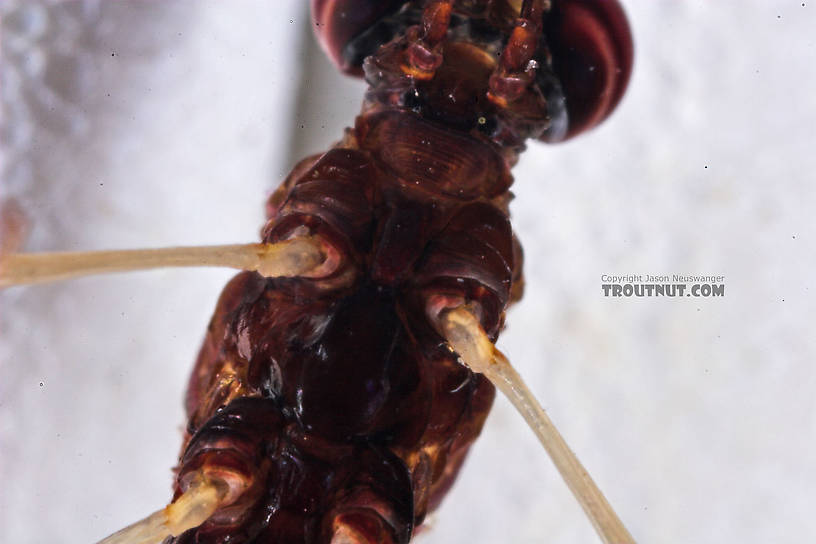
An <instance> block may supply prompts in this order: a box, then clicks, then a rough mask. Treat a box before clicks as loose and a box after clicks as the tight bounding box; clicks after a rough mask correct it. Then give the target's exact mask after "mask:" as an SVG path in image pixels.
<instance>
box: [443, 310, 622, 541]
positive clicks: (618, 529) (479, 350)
mask: <svg viewBox="0 0 816 544" xmlns="http://www.w3.org/2000/svg"><path fill="white" fill-rule="evenodd" d="M435 325H436V327H437V329H438V331H439V333H440V334H441V335H442V336H443V337H444V338H445V339H446V340H447V341H448V345H449V346H450V347H451V349H452V350H453V351H455V352H456V353H458V354H459V356H460V357H461V359H462V361H463V362H464V363H465V364H466V365H467V366H468V367H469V368H470V369H471V370H473V371H474V372H478V373H481V374H484V375H485V377H487V378H488V379H489V380H490V381H491V382H492V383H493V385H495V386H496V387H497V388H498V389H499V390H501V392H502V393H504V395H505V396H506V397H507V398H508V399H509V400H510V402H511V403H512V404H513V406H514V407H515V408H516V410H518V412H519V413H520V414H521V415H522V416H523V417H524V419H525V421H527V424H528V425H529V426H530V428H531V429H532V430H533V432H534V433H535V434H536V437H538V439H539V441H540V442H541V444H542V445H543V446H544V449H546V450H547V453H548V454H549V456H550V458H551V459H552V460H553V463H555V466H556V468H557V469H558V471H559V473H560V474H561V476H562V477H563V478H564V481H566V483H567V486H569V488H570V490H571V491H572V493H573V494H574V495H575V497H576V498H577V499H578V502H579V503H580V504H581V507H582V508H583V509H584V512H586V514H587V516H588V517H589V519H590V521H591V522H592V524H593V526H594V527H595V530H596V531H597V532H598V535H599V536H600V537H601V539H602V540H603V541H604V542H605V543H607V544H613V543H614V544H629V543H632V544H633V543H634V539H633V538H632V536H631V535H630V534H629V531H627V529H626V527H624V525H623V523H622V522H621V521H620V519H619V518H618V516H617V514H616V513H615V511H614V510H613V509H612V507H611V506H610V504H609V502H608V501H607V500H606V497H604V495H603V493H602V492H601V490H600V489H598V487H597V485H596V484H595V482H594V481H593V480H592V478H591V477H590V475H589V473H587V471H586V469H585V468H584V467H583V465H581V462H580V461H579V460H578V458H577V457H575V454H574V453H573V452H572V450H570V448H569V446H568V445H567V443H566V442H565V441H564V439H563V437H562V436H561V434H560V433H559V432H558V429H556V428H555V426H554V425H553V423H552V421H550V418H549V417H548V416H547V413H546V412H545V411H544V409H543V408H542V407H541V405H540V404H539V403H538V401H537V400H536V398H535V396H534V395H533V393H532V392H531V391H530V390H529V388H528V387H527V385H526V384H525V383H524V380H522V378H521V376H519V374H518V373H517V372H516V370H515V369H514V368H513V367H512V365H511V364H510V362H509V361H508V360H507V358H506V357H505V356H504V354H503V353H501V352H500V351H499V350H498V349H496V347H495V346H494V345H493V343H492V342H491V341H490V338H488V336H487V334H486V333H485V332H484V330H483V329H482V326H481V324H480V323H479V319H478V318H477V317H476V315H474V314H473V313H472V312H471V311H470V310H469V309H468V308H467V307H466V306H459V307H455V308H452V309H447V310H442V311H441V312H440V313H439V314H438V315H437V319H436V323H435Z"/></svg>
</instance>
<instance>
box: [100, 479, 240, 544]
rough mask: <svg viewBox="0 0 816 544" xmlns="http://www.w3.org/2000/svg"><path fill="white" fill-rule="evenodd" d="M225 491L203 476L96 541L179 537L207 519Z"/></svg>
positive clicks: (148, 543) (141, 543)
mask: <svg viewBox="0 0 816 544" xmlns="http://www.w3.org/2000/svg"><path fill="white" fill-rule="evenodd" d="M227 491H228V486H227V484H226V483H224V482H220V481H215V480H212V479H208V478H206V477H204V476H203V475H202V476H201V477H200V478H199V479H197V480H195V481H194V482H193V484H192V485H191V486H190V488H189V489H188V490H187V491H185V492H184V493H183V494H182V495H181V496H180V497H179V498H178V499H176V501H175V502H173V503H171V504H169V505H168V506H166V507H165V508H163V509H161V510H159V511H158V512H154V513H152V514H151V515H149V516H147V517H146V518H144V519H143V520H141V521H137V522H136V523H134V524H133V525H129V526H127V527H125V528H124V529H122V530H121V531H117V532H115V533H114V534H112V535H111V536H109V537H108V538H105V539H104V540H100V541H99V542H98V544H158V543H160V542H162V541H163V540H164V539H165V538H167V537H168V536H178V535H180V534H181V533H183V532H184V531H187V530H189V529H192V528H194V527H198V526H199V525H201V524H202V523H204V522H205V521H207V518H209V517H210V516H211V515H213V513H214V512H215V511H216V510H217V509H218V507H219V506H220V504H221V501H222V500H223V499H224V497H225V496H226V495H227Z"/></svg>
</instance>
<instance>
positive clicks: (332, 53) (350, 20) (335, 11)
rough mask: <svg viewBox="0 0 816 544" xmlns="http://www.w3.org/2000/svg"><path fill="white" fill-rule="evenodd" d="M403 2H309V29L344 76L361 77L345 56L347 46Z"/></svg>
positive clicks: (314, 0)
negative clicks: (311, 27)
mask: <svg viewBox="0 0 816 544" xmlns="http://www.w3.org/2000/svg"><path fill="white" fill-rule="evenodd" d="M405 1H406V0H312V25H313V27H314V31H315V34H317V37H318V39H319V40H320V45H322V46H323V50H324V51H325V52H326V54H327V55H328V56H329V58H330V59H331V60H332V62H333V63H334V64H335V65H336V66H337V67H338V68H340V69H341V70H342V71H343V72H344V73H346V74H351V75H355V76H361V75H363V72H362V68H361V67H360V65H359V64H357V63H356V62H351V61H350V60H349V59H347V58H346V57H345V56H344V49H345V47H346V45H347V44H348V43H349V42H351V41H352V39H354V38H355V37H357V36H358V35H359V34H360V33H361V32H364V31H366V30H368V29H369V28H370V27H371V26H372V25H373V24H374V23H375V22H377V21H378V20H379V19H380V18H382V17H383V16H384V15H386V14H388V13H392V12H394V11H396V10H397V9H398V8H399V7H400V6H401V5H403V4H405Z"/></svg>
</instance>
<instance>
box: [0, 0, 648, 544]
mask: <svg viewBox="0 0 816 544" xmlns="http://www.w3.org/2000/svg"><path fill="white" fill-rule="evenodd" d="M312 10H313V11H312V16H313V22H314V27H315V30H316V33H317V35H318V37H319V39H320V41H321V43H322V44H323V46H324V48H325V50H326V52H327V53H328V54H329V56H330V57H331V59H332V60H333V61H334V63H335V64H336V65H337V66H338V67H340V69H342V70H343V71H344V72H346V73H348V74H352V75H361V76H364V77H365V80H366V82H367V83H368V91H367V93H366V95H365V99H364V102H363V107H362V112H361V113H360V115H359V116H358V117H357V119H356V121H355V124H354V126H353V128H350V129H348V130H347V131H346V133H345V135H344V136H343V138H342V140H341V141H340V142H339V143H337V144H336V145H335V146H334V147H333V148H332V149H330V150H329V151H327V152H326V153H324V154H321V155H317V156H312V157H309V158H306V159H304V160H303V161H301V162H300V163H298V165H297V166H296V167H295V168H294V170H293V171H292V173H291V174H290V175H289V176H288V177H287V179H286V180H285V181H284V182H283V183H282V184H281V186H280V187H279V188H278V189H277V190H276V191H275V192H274V194H273V195H272V196H271V197H270V199H269V201H268V205H267V216H268V221H267V223H266V225H265V227H264V229H263V234H262V237H263V240H262V243H260V244H252V245H244V246H219V247H209V248H171V249H162V250H145V251H111V252H97V253H69V254H31V255H28V254H13V253H9V254H5V255H4V256H3V257H2V261H0V285H4V286H5V285H14V284H20V283H33V282H38V281H47V280H54V279H62V278H68V277H73V276H77V275H82V274H88V273H101V272H110V271H121V270H130V269H135V268H149V267H158V266H199V265H210V266H232V267H235V268H240V269H242V270H244V271H243V272H241V273H240V274H238V275H237V276H236V277H235V278H234V279H233V280H232V281H231V282H230V283H229V284H228V285H227V287H226V288H225V289H224V292H223V293H222V295H221V298H220V300H219V302H218V305H217V307H216V310H215V315H214V317H213V318H212V321H211V323H210V326H209V329H208V331H207V335H206V339H205V341H204V345H203V347H202V348H201V351H200V354H199V357H198V360H197V361H196V364H195V367H194V369H193V373H192V375H191V377H190V382H189V387H188V391H187V397H186V409H187V414H188V423H187V430H186V434H185V438H184V444H183V446H182V449H181V455H180V459H179V463H178V467H177V470H176V480H175V494H174V496H173V499H172V501H171V503H170V505H169V506H168V507H166V508H165V509H163V510H160V511H158V512H156V513H155V514H153V515H151V516H149V517H148V518H146V519H144V520H143V521H141V522H138V523H136V524H134V525H132V526H130V527H128V528H126V529H123V530H122V531H120V532H118V533H116V534H114V535H112V536H111V537H109V538H107V539H105V540H104V541H103V542H105V543H109V544H112V543H137V542H138V543H142V542H162V541H164V542H167V543H174V544H188V543H189V544H192V543H202V544H204V543H227V542H230V543H238V542H247V543H253V542H254V543H267V542H268V543H272V542H275V543H282V542H287V543H288V542H299V543H300V542H307V543H313V542H314V543H323V542H326V543H328V542H332V543H356V544H363V543H372V544H373V543H398V542H399V543H404V542H408V541H409V540H410V539H411V538H412V536H413V535H415V534H416V533H417V531H418V530H419V529H420V527H421V525H422V522H423V520H424V519H425V516H426V515H427V514H428V513H429V512H431V511H433V510H434V509H435V508H436V507H437V505H438V504H439V503H440V501H441V500H442V498H443V497H444V495H445V493H446V492H447V491H448V489H449V488H450V486H451V485H452V484H453V481H454V479H455V478H456V475H457V473H458V471H459V469H460V467H461V466H462V463H463V461H464V459H465V456H466V454H467V452H468V449H469V448H470V445H471V444H472V443H473V441H474V440H475V439H476V438H477V436H478V435H479V432H480V431H481V428H482V425H483V423H484V421H485V418H486V417H487V414H488V411H489V410H490V407H491V404H492V402H493V398H494V395H495V388H496V387H497V388H499V389H500V390H501V391H502V392H503V393H504V394H505V395H507V396H508V398H509V399H510V400H511V402H512V403H513V404H514V405H515V407H516V408H517V409H518V411H519V412H520V413H521V415H522V416H523V417H524V418H525V419H526V420H527V422H528V423H529V424H530V426H531V428H532V429H533V430H534V431H535V433H536V434H537V436H538V437H539V439H540V440H541V442H542V444H543V445H544V447H545V448H546V450H547V451H548V453H549V454H550V456H551V457H552V459H553V461H554V462H555V464H556V466H557V468H558V470H559V471H560V472H561V474H562V475H563V477H564V479H565V481H566V482H567V484H568V485H569V487H570V488H571V489H572V491H573V493H574V494H575V496H576V497H577V499H578V500H579V502H580V504H581V506H582V507H583V508H584V510H585V511H586V513H587V515H588V516H589V518H590V520H591V521H592V523H593V525H594V526H595V528H596V530H597V532H598V534H599V535H600V536H601V538H602V539H603V540H604V541H605V542H609V543H615V544H623V543H627V542H633V540H632V537H631V536H630V535H629V533H628V532H627V530H626V529H625V528H624V526H623V524H622V523H621V522H620V521H619V519H618V518H617V516H616V515H615V513H614V511H613V510H612V508H611V507H610V506H609V504H608V503H607V501H606V499H605V498H604V497H603V495H602V494H601V492H600V491H599V490H598V489H597V487H596V486H595V484H594V483H593V482H592V480H591V478H590V477H589V476H588V474H587V472H586V471H585V470H584V469H583V467H582V466H581V465H580V463H579V462H578V461H577V459H576V458H575V456H574V455H573V454H572V453H571V452H570V450H569V448H568V447H567V446H566V444H565V443H564V442H563V440H562V439H561V437H560V435H559V434H558V432H557V431H556V430H555V428H554V427H553V426H552V424H551V423H550V421H549V419H548V417H547V416H546V414H545V413H544V411H543V410H542V409H541V407H540V406H539V404H538V403H537V402H536V400H535V399H534V397H533V396H532V394H531V393H530V391H529V390H528V389H527V387H526V386H525V385H524V383H523V382H522V380H521V378H520V377H519V376H518V375H517V374H516V372H515V371H514V370H513V368H512V367H511V366H510V364H509V363H508V361H507V360H506V358H505V357H504V356H503V355H502V354H501V353H500V352H499V351H498V350H497V349H496V348H495V346H494V342H495V341H496V339H497V337H498V335H499V332H500V331H501V329H502V326H503V323H504V316H505V311H506V309H507V307H508V306H509V305H510V304H511V303H513V302H515V301H517V300H519V299H520V298H521V294H522V285H523V282H522V263H521V259H522V257H521V248H520V246H519V244H518V242H517V241H516V239H515V238H514V236H513V232H512V230H511V227H510V222H509V213H508V203H509V199H510V194H509V191H508V190H509V188H510V185H511V183H512V181H513V178H512V176H511V174H510V168H511V167H512V165H513V164H515V162H516V160H517V158H518V155H519V153H521V152H522V151H523V150H524V145H525V141H526V140H527V139H528V138H535V139H540V140H544V141H548V142H556V141H561V140H564V139H566V138H569V137H572V136H574V135H576V134H578V133H580V132H582V131H584V130H587V129H589V128H591V127H592V126H594V125H596V124H598V123H599V122H601V121H602V120H603V119H604V118H606V116H608V115H609V114H610V113H611V111H612V110H613V109H614V107H615V106H616V104H617V103H618V101H619V100H620V98H621V96H622V94H623V92H624V89H625V87H626V83H627V81H628V77H629V72H630V69H631V62H632V43H631V36H630V33H629V29H628V26H627V22H626V19H625V16H624V14H623V11H622V9H621V7H620V6H619V5H618V4H617V2H615V1H613V0H552V1H550V0H523V1H521V0H426V1H422V0H413V1H405V0H380V1H377V0H313V2H312Z"/></svg>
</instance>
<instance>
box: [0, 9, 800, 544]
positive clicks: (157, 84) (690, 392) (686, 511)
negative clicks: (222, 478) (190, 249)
mask: <svg viewBox="0 0 816 544" xmlns="http://www.w3.org/2000/svg"><path fill="white" fill-rule="evenodd" d="M48 6H50V7H48ZM626 7H627V11H628V13H629V15H630V22H631V25H632V27H633V30H634V35H635V50H636V61H635V71H634V76H633V79H632V81H631V83H630V87H629V92H628V94H627V96H626V97H625V99H624V102H623V104H622V106H621V107H620V108H619V110H618V112H617V113H616V114H615V115H614V116H613V118H612V119H610V121H609V122H607V123H606V124H605V125H604V126H603V127H602V128H600V129H599V130H597V131H595V132H594V133H592V134H591V135H588V136H585V137H582V138H579V139H577V140H575V141H574V142H571V143H569V144H566V145H560V146H555V147H546V146H543V145H531V146H530V150H529V151H528V152H527V154H526V155H524V157H523V159H522V161H521V163H520V164H519V166H518V167H517V168H516V169H515V170H514V174H515V176H516V179H517V182H516V184H515V186H514V191H515V193H516V195H517V199H516V201H515V202H514V204H513V208H512V209H513V214H514V224H515V228H516V229H517V231H518V232H519V235H520V237H521V240H522V243H523V244H524V246H525V249H526V264H525V270H526V274H527V293H526V295H525V299H524V300H523V301H522V302H521V303H520V304H519V305H518V306H517V307H515V308H514V309H513V310H512V311H511V313H510V315H509V318H508V323H509V327H508V330H507V331H506V332H505V334H504V335H503V337H502V339H501V341H500V345H501V346H502V347H503V348H504V349H505V350H506V352H507V353H508V354H509V355H510V356H511V359H512V360H514V362H515V363H516V365H517V366H518V368H519V369H520V371H521V373H522V374H524V375H525V376H526V377H527V379H528V380H529V382H530V384H531V387H532V389H533V390H534V391H536V392H537V393H538V395H539V397H540V398H541V399H542V401H543V404H544V405H545V407H546V408H547V409H548V410H549V412H550V414H551V416H552V418H553V419H554V420H555V422H556V423H557V424H558V426H559V427H560V428H561V430H562V432H563V434H564V435H565V437H566V439H567V441H568V442H569V443H570V444H571V445H572V447H573V449H574V450H575V451H576V452H577V453H578V455H579V456H580V457H581V459H582V460H583V462H584V464H585V465H586V466H587V468H588V469H589V470H590V472H591V473H592V474H593V475H594V477H595V479H596V481H597V482H598V483H599V485H600V486H601V487H602V489H604V491H605V492H606V493H607V496H608V497H609V499H610V501H611V502H612V504H613V505H615V507H616V508H617V510H618V512H619V514H620V515H621V517H622V518H623V519H624V520H625V522H626V523H627V525H628V526H629V528H630V530H631V532H632V533H633V535H634V536H635V538H636V539H637V540H638V541H639V542H644V543H645V542H660V543H662V542H669V543H673V542H678V543H679V542H695V543H697V542H700V543H721V542H763V543H764V542H790V543H794V542H796V543H799V542H807V541H812V540H814V539H816V519H814V517H813V515H812V512H813V498H814V495H815V494H816V493H815V492H814V490H816V468H814V465H813V462H812V458H813V455H814V447H815V446H816V440H814V436H815V435H816V420H814V414H815V413H816V410H814V408H816V406H815V405H816V401H815V400H814V394H813V392H814V390H816V372H814V370H813V365H812V361H813V359H814V355H816V335H814V333H813V332H812V330H811V322H812V319H813V312H814V307H816V305H815V304H814V302H815V301H814V294H815V293H814V287H813V286H812V270H813V267H814V264H816V242H815V240H816V229H814V226H813V225H814V223H813V210H814V208H816V198H814V191H813V177H814V176H813V174H812V172H813V171H814V168H816V159H814V155H813V151H812V149H813V144H814V131H816V94H814V93H813V88H814V85H816V72H814V66H816V44H814V40H815V38H814V37H813V36H814V30H816V24H815V23H816V14H815V13H816V12H815V11H814V10H816V5H811V3H810V2H805V5H804V6H803V5H802V2H801V1H799V2H788V1H781V0H780V1H775V2H742V1H740V2H738V1H736V0H731V1H721V2H717V3H714V2H676V1H669V0H666V1H662V2H657V1H648V2H647V1H642V0H641V1H637V2H629V3H627V5H626ZM0 10H1V11H0V13H2V15H3V16H4V20H3V55H4V57H3V72H2V85H0V89H1V91H0V92H2V94H3V104H4V110H3V116H4V119H3V124H4V126H3V136H4V145H5V147H4V158H3V169H4V170H3V184H2V187H0V190H2V193H0V196H2V197H6V196H15V197H16V198H17V199H18V200H19V201H20V203H21V205H23V207H24V208H25V209H26V211H27V213H28V214H29V216H30V218H31V220H32V232H31V235H30V237H29V241H28V244H27V246H26V249H27V250H73V249H97V248H98V249H101V248H116V247H139V246H166V245H177V244H204V243H208V244H211V243H230V242H243V241H251V240H255V239H256V237H257V231H258V228H259V227H260V225H261V223H262V212H263V208H262V205H263V201H264V196H265V194H266V192H267V191H268V190H270V189H271V188H273V187H274V186H275V185H276V184H277V183H278V181H279V180H281V179H282V178H283V177H284V175H285V174H286V173H287V171H288V169H289V168H290V167H291V165H292V164H293V163H294V162H295V161H296V160H297V159H298V158H300V157H302V156H304V155H305V154H306V152H307V151H316V150H320V149H325V148H327V147H328V145H329V143H330V142H331V141H333V140H334V139H336V138H338V137H339V136H340V128H341V127H342V126H344V125H346V124H348V123H350V122H351V121H352V119H353V116H354V115H355V114H356V112H357V111H358V108H359V101H360V98H361V96H362V90H361V87H360V85H359V84H355V83H350V82H342V81H340V80H339V79H338V78H337V77H336V76H335V75H334V72H333V71H332V70H330V69H329V68H325V67H324V66H325V64H324V61H322V59H320V58H317V59H314V58H312V57H311V56H309V51H311V50H313V49H314V46H313V45H310V42H309V40H311V37H310V36H309V35H308V33H306V32H305V29H306V27H307V21H306V14H305V9H304V6H303V2H298V1H289V2H276V3H275V6H274V8H273V7H270V6H268V5H265V4H264V3H261V2H248V1H247V2H230V3H218V2H214V1H212V2H167V3H158V2H156V3H140V2H122V3H111V4H107V3H99V4H97V3H93V2H86V3H83V4H79V3H75V2H67V3H63V4H58V5H56V6H53V5H50V4H40V3H36V2H25V3H22V4H20V5H19V6H17V4H16V3H15V2H5V3H4V4H3V5H2V8H0ZM304 66H305V67H306V68H307V71H306V73H305V74H301V67H304ZM604 273H610V274H621V273H640V274H645V273H654V274H672V273H695V274H724V275H725V277H726V296H725V298H722V299H710V300H706V299H682V300H672V299H643V300H632V299H627V300H612V299H606V298H604V297H603V296H602V294H601V289H600V283H601V281H600V276H601V274H604ZM230 276H231V273H229V272H222V271H172V270H171V271H159V272H150V273H140V274H132V275H124V276H112V277H103V278H88V279H83V280H77V281H73V282H69V283H65V284H59V285H52V286H43V287H37V288H27V289H13V290H8V291H6V292H3V293H0V335H2V337H0V338H1V340H0V341H1V342H2V343H1V344H0V357H2V358H1V359H0V482H2V484H1V485H0V542H10V543H18V542H19V543H40V542H77V543H85V542H92V541H95V540H97V539H99V538H101V537H103V536H105V535H107V534H108V533H110V532H111V531H113V530H115V529H118V528H120V527H122V526H124V525H126V524H127V523H129V522H131V521H133V520H135V519H137V518H138V517H141V516H142V515H144V514H146V513H147V512H149V511H152V510H154V509H156V508H158V507H159V506H161V505H162V504H164V503H165V501H166V500H167V499H168V498H169V487H170V483H171V474H170V470H169V469H170V467H171V466H172V465H173V463H174V461H175V456H176V454H177V448H178V446H179V442H180V433H179V429H180V426H181V425H182V424H183V421H184V418H183V414H182V409H181V398H182V392H183V389H184V386H185V381H186V378H187V373H188V372H189V369H190V367H191V364H192V361H193V358H194V356H195V354H196V352H197V350H198V346H199V343H200V341H201V338H202V336H203V333H204V330H205V327H206V323H207V321H208V320H209V317H210V314H211V311H212V308H213V306H214V303H215V299H216V297H217V295H218V292H219V291H220V288H221V287H222V286H223V284H224V283H225V281H226V279H227V278H228V277H230ZM432 525H433V530H432V531H429V532H428V533H427V534H426V535H423V536H422V537H420V539H421V540H422V541H425V542H462V543H465V542H467V543H492V542H520V543H526V542H529V543H539V542H558V543H583V542H595V541H596V540H595V537H594V535H593V533H592V529H591V527H590V526H589V524H588V522H586V520H585V519H584V518H583V514H582V513H581V511H580V509H579V508H578V507H577V505H576V503H575V502H574V500H573V499H572V498H571V496H570V495H569V492H568V491H567V490H566V487H565V486H564V485H563V483H562V482H561V481H560V480H559V478H558V476H557V474H556V473H555V470H554V468H553V467H552V465H551V464H550V462H549V461H548V460H547V459H546V457H545V455H544V453H543V451H542V450H541V449H540V448H539V447H538V445H537V443H536V442H535V440H534V438H533V437H532V434H531V433H530V432H529V431H528V430H527V429H526V428H524V427H523V426H522V424H521V421H520V418H519V417H518V416H516V415H515V413H513V412H512V411H511V409H510V408H509V406H508V404H507V403H506V402H505V401H503V400H501V399H499V400H497V403H496V406H495V408H494V411H493V413H492V415H491V417H490V419H489V420H488V423H487V426H486V429H485V431H484V433H483V436H482V437H481V439H480V440H479V442H478V443H477V445H476V447H475V448H474V450H473V453H472V455H471V457H470V459H469V461H468V463H467V464H466V466H465V470H464V471H463V474H462V476H461V478H460V480H459V482H458V483H457V486H456V487H455V488H454V490H453V491H452V493H451V494H450V495H449V496H448V498H447V500H446V502H445V503H444V505H443V507H442V509H441V510H440V511H439V512H438V514H437V515H435V516H434V519H433V522H432Z"/></svg>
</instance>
